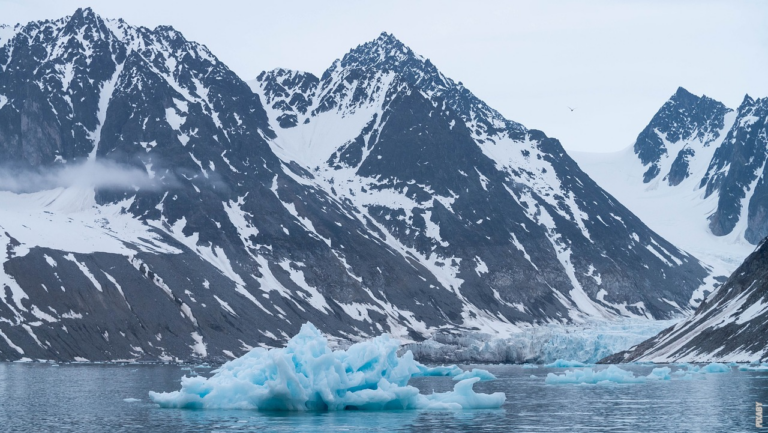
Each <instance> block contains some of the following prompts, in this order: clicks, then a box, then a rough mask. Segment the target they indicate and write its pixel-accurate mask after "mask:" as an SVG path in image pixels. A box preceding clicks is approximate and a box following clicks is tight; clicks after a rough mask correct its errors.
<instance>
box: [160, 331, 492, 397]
mask: <svg viewBox="0 0 768 433" xmlns="http://www.w3.org/2000/svg"><path fill="white" fill-rule="evenodd" d="M399 347H400V342H399V341H397V340H395V339H393V338H390V337H389V335H387V334H382V335H380V336H378V337H375V338H373V339H371V340H368V341H363V342H359V343H356V344H353V345H351V346H350V347H349V348H347V349H346V350H341V349H340V350H336V351H334V350H332V349H331V348H330V347H329V345H328V340H327V339H326V337H325V336H323V335H322V333H320V331H319V330H318V329H317V328H316V327H315V326H314V325H312V324H311V323H306V324H304V325H303V326H302V327H301V331H300V332H299V333H298V334H297V335H296V336H294V337H293V338H291V339H290V340H289V341H288V343H287V344H286V347H285V348H275V349H263V348H256V349H253V350H251V351H250V352H248V353H246V354H245V355H243V356H242V357H240V358H237V359H235V360H232V361H230V362H227V363H226V364H224V365H222V366H221V367H220V368H218V369H217V370H214V371H213V376H211V377H210V378H205V377H202V376H194V377H188V376H185V377H183V378H182V379H181V390H179V391H173V392H152V391H150V392H149V397H150V399H151V400H152V401H153V402H154V403H156V404H158V405H160V407H164V408H186V409H251V410H284V411H308V410H328V411H336V410H350V409H360V410H387V409H437V410H456V409H495V408H499V407H501V405H502V404H504V401H505V400H506V396H505V394H504V393H503V392H495V393H493V394H480V393H476V392H475V391H474V390H473V385H474V384H475V383H476V382H478V381H480V380H489V379H492V378H493V375H492V374H491V373H489V372H487V371H484V370H479V369H475V370H472V371H471V372H463V371H462V370H461V369H460V368H458V367H456V366H449V367H437V368H429V367H427V366H425V365H422V364H420V363H419V362H417V361H415V360H414V359H413V354H412V353H411V352H406V353H405V354H403V355H402V356H398V354H397V351H398V349H399ZM462 375H463V376H462ZM422 376H451V377H454V378H455V379H459V380H460V381H459V382H458V383H456V385H455V386H454V388H453V391H448V392H442V393H432V394H430V395H424V394H420V393H419V390H418V389H417V388H415V387H413V386H410V385H408V381H409V380H410V379H411V378H413V377H422ZM461 379H463V380H461Z"/></svg>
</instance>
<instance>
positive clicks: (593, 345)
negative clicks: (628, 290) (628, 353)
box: [406, 319, 677, 364]
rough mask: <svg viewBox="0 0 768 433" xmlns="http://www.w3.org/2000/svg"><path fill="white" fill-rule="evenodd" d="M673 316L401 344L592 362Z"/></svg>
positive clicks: (457, 357) (489, 356)
mask: <svg viewBox="0 0 768 433" xmlns="http://www.w3.org/2000/svg"><path fill="white" fill-rule="evenodd" d="M676 322H677V320H664V321H659V320H640V319H624V320H616V321H603V320H593V321H590V322H587V323H583V324H580V325H557V324H551V325H544V326H536V327H530V328H523V329H521V331H520V332H519V333H513V334H507V335H506V336H505V337H503V338H502V337H498V336H492V335H488V334H482V333H468V334H463V335H454V334H437V335H435V336H434V337H433V338H431V339H429V340H426V341H423V342H421V343H413V344H408V345H406V348H407V349H410V350H411V351H413V353H414V356H415V357H416V359H418V360H419V361H422V362H427V361H428V362H459V363H460V362H466V363H470V362H505V363H524V362H529V363H543V364H546V363H551V362H554V361H555V360H557V359H570V360H575V361H579V362H583V363H594V362H597V361H599V360H600V359H602V358H605V357H606V356H608V355H611V354H614V353H616V352H620V351H622V350H626V349H629V348H630V347H632V346H634V345H636V344H639V343H641V342H643V341H645V340H647V339H648V338H650V337H653V336H654V335H656V334H658V333H659V332H660V331H662V330H663V329H665V328H667V327H669V326H672V325H674V324H675V323H676Z"/></svg>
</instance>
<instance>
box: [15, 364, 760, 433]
mask: <svg viewBox="0 0 768 433" xmlns="http://www.w3.org/2000/svg"><path fill="white" fill-rule="evenodd" d="M482 367H483V368H486V369H488V370H489V371H491V372H492V373H494V374H495V375H496V376H497V377H498V378H499V379H498V380H496V381H493V382H485V383H480V384H476V385H475V389H476V390H478V391H484V392H494V391H503V392H505V393H506V395H507V402H506V404H505V405H504V407H503V408H501V409H498V410H482V411H457V412H438V411H398V412H359V411H346V412H323V413H300V414H297V413H261V412H255V411H237V410H229V411H222V410H215V411H211V410H178V409H160V408H158V407H157V406H155V405H154V404H152V403H151V402H150V401H149V399H148V397H147V392H148V391H150V390H153V391H171V390H176V389H178V388H179V379H180V378H181V376H183V375H184V374H185V373H187V374H188V373H189V372H187V371H183V370H181V367H178V366H167V365H140V366H137V365H127V366H119V365H61V366H59V367H52V366H49V365H45V364H8V363H0V431H9V432H17V431H18V432H37V431H56V432H66V431H72V432H110V433H112V432H124V431H126V432H128V431H130V432H147V431H161V432H173V431H190V432H193V431H194V432H197V431H221V432H225V431H265V432H267V431H268V432H273V431H300V432H316V431H322V432H327V431H352V432H359V431H384V432H394V431H417V432H431V431H435V432H442V431H471V432H482V431H494V432H495V431H504V432H508V431H526V432H556V431H563V432H581V431H584V432H594V431H609V432H623V431H628V432H637V431H647V432H740V431H755V430H756V428H755V402H761V403H766V404H768V386H767V385H768V373H754V372H739V371H736V370H734V371H733V372H731V373H723V374H707V375H705V376H706V379H703V380H692V381H683V380H674V379H673V380H672V381H663V382H649V383H645V384H626V385H545V384H544V377H545V376H546V373H547V372H562V371H564V370H562V369H546V368H538V369H523V368H521V367H519V366H494V365H491V366H482ZM600 368H602V367H600ZM623 368H625V369H630V370H633V371H635V372H636V373H637V374H648V373H649V372H650V370H651V367H645V366H625V367H623ZM673 370H674V368H673ZM198 371H200V372H205V371H207V370H198ZM531 375H536V376H537V377H535V378H531V377H530V376H531ZM412 384H413V385H414V386H417V387H419V388H420V389H421V390H422V392H427V393H429V392H432V391H433V390H434V391H437V392H441V391H446V390H448V389H451V388H452V387H453V382H452V381H451V380H450V379H448V378H420V379H418V380H413V381H412ZM125 399H139V401H125ZM765 424H766V425H768V419H766V423H765Z"/></svg>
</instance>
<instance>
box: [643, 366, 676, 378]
mask: <svg viewBox="0 0 768 433" xmlns="http://www.w3.org/2000/svg"><path fill="white" fill-rule="evenodd" d="M671 372H672V369H671V368H669V367H659V368H654V369H653V370H652V371H651V374H649V375H648V376H646V377H647V378H648V379H651V380H670V379H672V376H671V375H670V373H671Z"/></svg>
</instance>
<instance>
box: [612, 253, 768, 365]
mask: <svg viewBox="0 0 768 433" xmlns="http://www.w3.org/2000/svg"><path fill="white" fill-rule="evenodd" d="M767 333H768V242H766V241H765V240H763V241H762V242H761V243H760V245H759V246H758V247H757V249H756V250H755V251H754V252H753V253H752V254H751V255H750V256H749V257H747V259H746V260H745V261H744V263H743V264H742V265H741V266H739V268H738V269H736V272H734V273H733V275H731V277H730V278H729V279H728V281H726V283H725V284H724V285H723V286H722V287H721V288H720V289H718V291H717V292H715V293H713V294H712V295H710V296H709V297H708V298H707V299H706V300H705V301H704V302H702V304H701V305H700V306H699V308H698V309H697V310H696V313H695V314H694V315H693V316H692V317H690V318H689V319H687V320H684V321H682V322H679V323H677V324H676V325H675V326H672V327H670V328H668V329H666V330H664V331H662V332H661V333H659V334H658V335H657V336H655V337H653V338H650V339H648V340H646V341H644V342H643V343H641V344H639V345H637V346H635V347H633V348H631V349H629V350H627V351H624V352H619V353H617V354H615V355H612V356H609V357H607V358H605V359H603V360H602V361H601V362H604V363H617V362H630V361H654V362H676V361H685V362H713V361H718V362H753V361H765V360H767V359H768V344H767V342H766V335H767Z"/></svg>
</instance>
